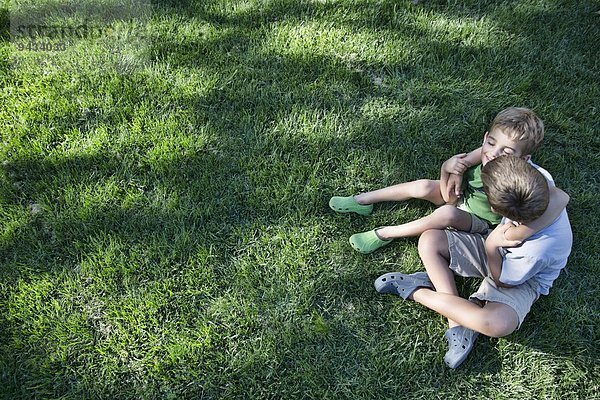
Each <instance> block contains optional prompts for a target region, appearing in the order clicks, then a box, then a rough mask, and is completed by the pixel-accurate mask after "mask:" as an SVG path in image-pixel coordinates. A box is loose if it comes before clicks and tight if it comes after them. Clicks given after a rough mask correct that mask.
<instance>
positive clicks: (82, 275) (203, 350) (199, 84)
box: [0, 0, 600, 399]
mask: <svg viewBox="0 0 600 400" xmlns="http://www.w3.org/2000/svg"><path fill="white" fill-rule="evenodd" d="M22 3H24V2H21V4H22ZM55 3H56V1H50V0H49V1H45V2H37V4H38V6H39V7H40V9H41V11H39V10H38V11H36V12H37V13H39V15H47V16H50V17H51V16H53V15H54V16H56V15H59V16H60V12H57V11H55V10H56V9H55V8H53V4H55ZM82 3H84V4H90V5H93V2H92V1H91V0H89V1H86V2H82ZM97 3H98V4H100V9H102V8H103V7H105V8H107V7H109V6H110V4H112V2H111V1H108V0H106V1H102V2H97ZM3 4H4V6H3V7H4V8H3V9H2V10H3V11H2V13H1V15H0V17H1V22H2V26H3V29H2V33H1V35H0V36H1V38H2V39H1V40H2V42H1V43H0V81H1V85H2V91H0V101H1V103H2V107H0V132H1V135H2V142H1V143H0V162H2V166H1V167H0V172H1V173H0V394H1V395H2V396H1V397H2V398H6V399H32V398H37V399H50V398H60V399H82V398H90V399H92V398H119V399H126V398H131V399H134V398H135V399H138V398H148V399H154V398H164V399H175V398H190V399H191V398H206V399H218V398H226V399H234V398H238V399H248V398H256V399H281V398H285V399H300V398H302V399H307V398H313V399H373V398H424V399H426V398H445V399H465V398H481V399H490V398H493V399H514V398H532V399H533V398H535V399H590V398H594V396H597V393H598V391H599V390H600V387H599V386H600V369H599V367H598V356H599V353H598V343H599V337H598V328H599V324H600V313H599V311H598V310H599V309H600V303H599V301H598V298H599V297H600V292H599V290H598V288H599V287H600V282H599V279H598V276H599V275H600V262H599V261H598V259H597V255H598V254H600V247H599V244H598V243H599V241H598V235H597V232H598V230H599V229H600V218H599V214H598V209H599V207H600V202H599V200H598V195H599V192H598V187H599V185H598V184H599V176H598V171H600V159H599V156H598V153H599V151H600V142H599V139H598V132H599V131H600V126H599V123H598V120H599V115H598V107H597V101H598V99H599V98H600V89H599V86H598V85H597V81H598V76H599V75H598V74H599V72H600V67H599V65H598V47H597V38H598V37H599V36H600V25H599V22H600V16H599V15H598V13H597V11H599V10H600V6H599V4H598V2H595V1H559V0H529V1H508V2H506V1H498V2H487V1H464V2H454V1H448V2H445V1H439V0H438V1H429V0H425V1H423V2H421V3H420V4H418V5H413V4H412V2H411V1H397V0H360V1H358V0H323V1H317V0H315V1H309V0H295V1H293V0H202V1H200V0H198V1H193V0H189V1H156V2H153V7H152V13H151V15H149V16H148V15H140V18H133V19H129V18H124V19H123V20H116V21H113V20H112V19H111V20H110V24H109V25H110V27H111V31H110V32H108V31H106V32H104V33H103V34H102V35H99V36H96V37H90V38H85V37H84V38H74V37H70V38H68V39H69V40H70V42H69V47H68V48H67V49H66V51H64V52H41V53H32V52H27V51H21V52H19V51H18V49H17V45H18V42H17V40H11V36H10V21H11V18H12V19H13V21H14V20H15V19H17V17H21V18H25V19H27V18H32V17H31V16H30V15H31V14H28V13H27V6H26V5H24V6H20V7H21V8H19V7H17V6H15V5H9V3H8V2H3ZM9 10H10V12H9ZM36 15H37V14H36ZM134 17H135V15H134ZM73 18H74V19H73V23H75V22H81V18H84V17H82V16H80V15H79V16H78V15H74V16H73ZM78 18H79V19H78ZM102 18H108V17H106V16H100V19H101V20H100V21H99V22H98V21H96V22H97V23H102ZM91 21H92V22H93V21H94V20H93V18H92V20H91ZM88 22H89V21H88ZM92 22H89V23H92ZM105 22H106V20H105ZM128 32H129V33H128ZM131 32H134V33H133V34H132V33H131ZM113 39H114V40H119V41H114V40H113ZM111 49H112V50H114V49H117V50H118V52H115V53H114V54H113V53H110V50H111ZM108 54H111V55H110V56H109V55H108ZM513 105H519V106H526V107H530V108H533V109H534V110H535V111H536V112H537V113H538V114H539V115H540V116H541V117H542V118H543V119H544V121H545V123H546V140H545V143H544V145H543V147H542V149H540V150H539V152H538V153H537V154H536V155H535V157H534V160H535V161H536V162H537V163H539V164H540V165H542V166H544V167H545V168H546V169H548V170H549V171H550V172H551V173H552V174H553V175H554V178H555V180H556V182H557V184H558V186H560V187H561V188H563V189H565V190H566V191H567V192H568V193H569V194H570V196H571V203H570V205H569V215H570V219H571V223H572V225H573V231H574V236H575V242H574V247H573V253H572V255H571V258H570V261H569V264H568V267H567V270H566V271H565V272H564V273H563V274H561V276H560V277H559V279H558V280H557V281H556V282H555V287H554V288H553V290H552V291H551V294H550V295H549V296H547V297H544V298H542V299H541V300H540V301H539V302H537V303H536V304H535V305H534V307H533V309H532V311H531V313H530V315H529V316H528V319H527V320H526V322H525V324H524V325H523V327H522V328H521V330H519V331H517V332H515V333H514V334H512V335H510V336H508V337H506V338H502V339H488V338H480V339H479V340H478V342H477V344H476V346H475V349H474V351H473V353H472V354H471V356H470V357H469V359H468V360H467V361H466V363H465V364H464V366H463V367H461V368H460V369H459V370H456V371H452V370H448V369H447V368H446V367H445V366H444V365H443V362H442V357H443V354H444V352H445V350H446V344H445V340H444V339H443V333H444V331H445V323H444V321H443V319H442V318H441V317H439V316H438V315H436V314H435V313H433V312H431V311H429V310H427V309H425V308H423V307H422V306H420V305H418V304H415V303H412V302H402V301H399V300H398V298H392V297H391V296H389V297H386V296H380V295H377V294H376V293H375V291H374V290H373V288H372V282H373V279H374V278H375V277H377V276H378V275H379V274H381V273H383V272H387V271H389V270H402V271H405V272H414V271H417V270H421V269H422V268H423V267H422V264H421V263H420V260H419V257H418V254H417V249H416V243H417V241H416V240H415V239H409V240H403V241H396V242H395V243H394V244H392V245H390V246H387V247H386V248H384V249H382V250H381V251H379V252H376V253H374V254H372V255H368V256H364V255H360V254H358V253H356V252H354V251H353V250H352V249H351V247H350V246H349V244H348V242H347V239H348V237H349V236H350V235H351V234H352V233H354V232H358V231H362V230H367V229H371V228H373V227H376V226H379V225H382V224H390V223H395V222H401V221H408V220H410V219H414V218H416V217H419V216H422V215H425V214H426V213H428V212H430V211H431V210H432V207H431V206H430V205H428V204H424V203H421V202H417V201H414V202H408V203H406V204H386V205H381V206H378V207H377V209H376V212H375V214H374V215H373V216H372V217H357V216H355V217H352V216H348V215H334V214H333V212H331V211H330V210H329V208H328V207H327V201H328V199H329V197H330V196H331V195H333V194H351V193H356V192H359V191H364V190H369V189H374V188H379V187H383V186H387V185H390V184H393V183H398V182H402V181H407V180H412V179H417V178H422V177H430V178H434V177H436V176H437V174H438V169H439V165H440V164H441V162H442V161H443V160H445V159H446V158H448V157H449V156H451V155H453V154H455V153H458V152H463V151H466V150H470V149H473V148H475V147H477V146H478V145H479V144H480V141H481V139H482V135H483V133H484V132H485V130H486V128H487V126H488V124H489V122H490V120H491V119H492V118H493V116H494V115H495V114H496V113H497V112H498V111H499V110H501V109H503V108H505V107H507V106H513ZM458 284H459V289H460V291H461V292H462V293H463V294H465V295H466V294H468V293H469V291H471V290H473V289H474V288H475V287H476V282H472V281H462V280H459V281H458Z"/></svg>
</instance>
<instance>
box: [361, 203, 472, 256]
mask: <svg viewBox="0 0 600 400" xmlns="http://www.w3.org/2000/svg"><path fill="white" fill-rule="evenodd" d="M472 221H473V216H472V215H471V214H470V213H468V212H466V211H463V210H459V209H458V208H456V207H454V206H451V205H444V206H441V207H440V208H438V209H437V210H435V211H434V212H433V213H431V214H429V215H428V216H426V217H423V218H419V219H417V220H414V221H411V222H407V223H405V224H402V225H395V226H384V227H383V228H378V229H374V230H371V231H367V232H361V233H355V234H354V235H352V236H350V244H351V245H352V247H353V248H354V249H355V250H356V251H359V252H361V253H363V254H368V253H371V252H373V251H375V250H377V249H379V248H381V247H383V246H385V245H387V244H389V243H391V241H392V240H393V239H397V238H402V237H414V236H419V235H421V234H422V233H423V232H425V231H428V230H431V229H444V228H447V227H449V226H452V227H454V228H455V229H457V230H460V231H469V230H470V229H471V225H472Z"/></svg>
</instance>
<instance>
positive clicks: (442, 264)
mask: <svg viewBox="0 0 600 400" xmlns="http://www.w3.org/2000/svg"><path fill="white" fill-rule="evenodd" d="M419 256H420V257H421V260H422V261H423V265H424V266H425V269H426V270H427V275H428V276H429V279H430V280H431V282H432V283H433V286H435V290H436V291H437V292H440V293H448V294H451V295H454V296H458V290H457V289H456V282H455V281H454V272H453V271H452V270H451V269H450V268H448V266H449V265H450V251H449V249H448V237H447V236H446V232H444V231H442V230H429V231H426V232H424V233H423V234H422V235H421V237H420V238H419ZM448 325H449V327H450V328H452V327H454V326H457V325H459V323H457V322H456V321H453V320H451V319H448Z"/></svg>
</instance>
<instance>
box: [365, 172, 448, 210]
mask: <svg viewBox="0 0 600 400" xmlns="http://www.w3.org/2000/svg"><path fill="white" fill-rule="evenodd" d="M354 198H355V199H356V201H357V202H358V203H359V204H374V203H381V202H384V201H403V200H409V199H423V200H427V201H429V202H431V203H433V204H435V205H438V206H439V205H442V204H444V203H445V202H444V199H443V197H442V193H441V191H440V181H435V180H430V179H419V180H416V181H412V182H405V183H400V184H397V185H393V186H388V187H385V188H382V189H377V190H374V191H371V192H365V193H361V194H358V195H356V196H354Z"/></svg>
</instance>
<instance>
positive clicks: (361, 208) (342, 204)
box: [329, 196, 373, 215]
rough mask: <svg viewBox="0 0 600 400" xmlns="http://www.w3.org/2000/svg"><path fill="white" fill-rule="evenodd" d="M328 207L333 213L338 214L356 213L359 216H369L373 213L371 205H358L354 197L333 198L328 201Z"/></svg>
mask: <svg viewBox="0 0 600 400" xmlns="http://www.w3.org/2000/svg"><path fill="white" fill-rule="evenodd" d="M329 207H331V209H332V210H333V211H337V212H340V213H349V212H353V213H357V214H360V215H369V214H371V212H372V211H373V204H359V203H358V202H357V201H356V200H355V199H354V196H348V197H339V196H333V197H332V198H331V199H330V200H329Z"/></svg>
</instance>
